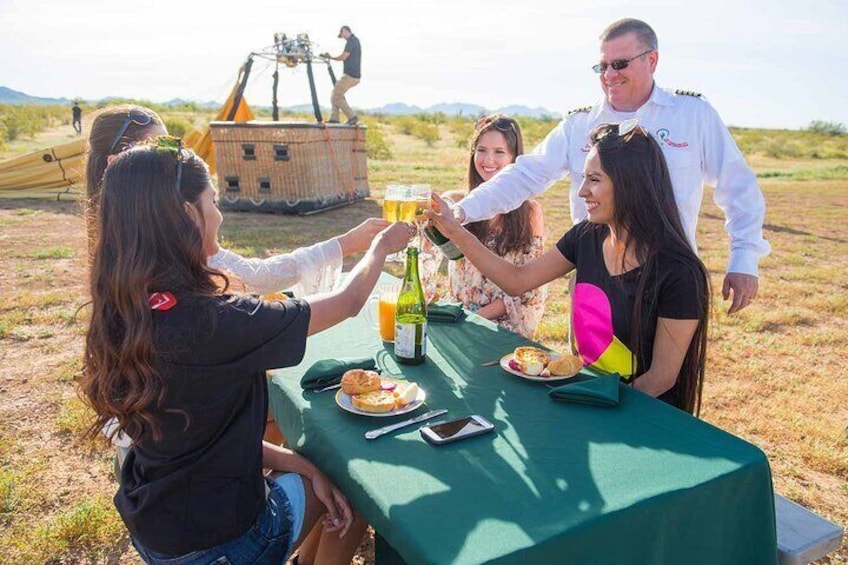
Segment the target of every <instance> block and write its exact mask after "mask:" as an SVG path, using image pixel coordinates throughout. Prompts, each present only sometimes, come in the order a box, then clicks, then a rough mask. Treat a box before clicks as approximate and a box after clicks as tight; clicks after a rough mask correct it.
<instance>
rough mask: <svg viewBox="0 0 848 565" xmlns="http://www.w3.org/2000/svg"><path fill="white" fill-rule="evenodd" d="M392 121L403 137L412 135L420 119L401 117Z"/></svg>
mask: <svg viewBox="0 0 848 565" xmlns="http://www.w3.org/2000/svg"><path fill="white" fill-rule="evenodd" d="M392 121H393V122H394V125H395V127H396V128H397V130H398V131H399V132H400V133H401V134H402V135H412V132H414V131H415V128H416V127H417V124H418V119H417V118H415V116H399V117H398V118H395V119H394V120H392Z"/></svg>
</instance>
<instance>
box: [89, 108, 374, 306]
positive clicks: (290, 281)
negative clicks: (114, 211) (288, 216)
mask: <svg viewBox="0 0 848 565" xmlns="http://www.w3.org/2000/svg"><path fill="white" fill-rule="evenodd" d="M167 133H168V131H167V129H166V128H165V123H164V121H163V120H162V118H161V117H159V115H158V114H157V113H156V112H154V111H153V110H151V109H150V108H145V107H144V106H136V105H132V104H121V105H118V106H111V107H109V108H106V109H104V110H101V111H100V112H98V114H97V117H96V118H95V119H94V121H93V122H92V124H91V132H90V133H89V137H88V162H87V164H86V175H85V177H86V192H87V195H88V213H87V215H86V216H87V219H88V237H89V246H90V247H91V246H93V245H94V240H95V237H96V235H97V230H96V225H97V205H98V204H97V202H98V199H97V197H98V194H99V193H100V184H101V182H102V179H103V172H104V171H105V170H106V165H107V164H108V162H109V159H114V156H115V155H118V154H119V153H121V152H122V151H124V150H126V149H127V148H129V147H132V146H133V145H135V144H136V143H140V142H143V141H144V140H146V139H149V138H153V137H156V136H159V135H167ZM387 225H388V223H387V222H385V221H384V220H382V219H380V218H369V219H367V220H365V221H364V222H362V223H361V224H359V225H358V226H356V227H355V228H353V229H351V230H349V231H347V232H346V233H344V234H342V235H339V236H337V237H333V238H331V239H328V240H326V241H321V242H318V243H316V244H314V245H310V246H309V247H301V248H299V249H295V250H294V251H292V252H291V253H280V254H277V255H272V256H270V257H265V258H259V257H250V258H248V257H243V256H241V255H239V254H237V253H234V252H233V251H230V250H228V249H222V248H219V249H218V251H217V252H216V253H215V254H214V255H212V256H210V257H209V261H208V263H209V266H210V267H213V268H216V269H224V270H226V271H228V272H230V273H232V274H233V275H235V276H236V277H237V278H238V279H239V281H241V282H243V283H244V284H245V285H246V286H247V288H248V289H249V290H250V291H251V292H256V293H258V294H271V293H276V292H279V291H281V290H286V289H291V290H293V291H294V294H295V295H296V296H306V295H309V294H316V293H318V292H327V291H329V290H332V289H333V288H334V287H335V286H336V284H338V282H339V280H340V279H341V270H342V260H343V259H344V257H347V256H349V255H352V254H355V253H364V252H365V250H367V249H368V246H369V245H370V243H371V240H372V239H374V236H376V235H377V233H379V232H380V231H381V230H383V229H385V227H386V226H387Z"/></svg>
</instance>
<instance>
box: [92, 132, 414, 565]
mask: <svg viewBox="0 0 848 565" xmlns="http://www.w3.org/2000/svg"><path fill="white" fill-rule="evenodd" d="M216 196H217V194H216V191H215V189H214V187H213V186H212V183H211V180H210V177H209V172H208V170H207V168H206V165H205V163H203V161H202V160H201V159H200V158H198V157H197V156H196V155H194V154H193V153H192V152H190V151H186V150H182V149H181V144H179V143H178V140H176V139H174V138H171V139H164V138H160V139H159V140H158V142H157V143H156V145H151V146H139V147H136V148H132V149H128V150H127V151H125V152H122V153H121V154H120V155H118V156H117V157H116V158H115V159H114V161H113V162H112V163H111V164H110V165H109V166H108V167H107V169H106V173H105V176H104V179H103V189H102V192H101V195H100V207H99V212H98V223H99V225H98V233H99V234H100V237H99V240H98V241H97V244H96V247H95V253H94V258H93V265H92V272H91V294H92V306H93V311H92V317H91V322H90V326H89V329H88V334H87V338H86V348H85V370H84V376H83V379H82V382H81V385H80V386H81V389H82V392H83V393H84V395H85V396H86V397H87V399H88V401H89V402H90V404H91V405H92V407H93V408H94V409H95V412H96V414H97V419H96V421H95V422H94V423H93V425H92V426H91V428H90V430H89V433H90V435H92V436H97V435H98V434H99V431H100V429H101V427H102V426H103V425H104V424H105V423H106V422H107V421H109V420H110V419H111V418H115V419H117V421H118V430H121V431H123V432H125V433H126V434H127V436H129V437H132V438H134V442H133V447H132V449H131V450H130V453H129V455H128V457H127V459H126V461H125V462H124V465H123V466H122V469H121V485H120V488H119V491H118V493H117V494H116V496H115V504H116V506H117V508H118V511H119V513H120V515H121V517H122V518H123V520H124V523H125V524H126V526H127V528H128V530H129V532H130V534H131V536H132V541H133V544H134V545H135V546H136V548H137V549H138V551H139V553H140V554H141V555H142V557H143V558H144V560H145V561H146V562H148V563H163V562H164V563H173V562H174V561H173V560H174V559H178V562H179V563H181V564H184V563H185V564H188V563H191V564H194V563H198V564H199V563H210V562H213V561H214V562H216V563H217V562H227V563H282V562H284V561H285V559H286V558H287V556H288V555H289V554H290V553H291V551H292V550H293V549H294V548H296V547H298V546H299V545H300V543H301V542H302V541H303V540H304V539H306V537H307V535H308V534H309V533H310V531H312V530H313V528H314V527H316V526H317V529H316V532H317V534H316V536H314V537H313V538H311V539H312V540H314V539H319V543H318V544H317V546H316V545H315V544H310V547H311V553H312V554H313V555H314V554H317V556H318V557H319V558H325V557H330V559H329V561H332V562H339V563H349V562H350V559H351V557H352V556H353V553H354V552H355V551H356V548H357V546H358V543H359V541H360V538H361V534H362V533H363V532H364V529H365V524H364V523H363V522H362V520H361V519H360V518H358V517H356V516H355V514H354V512H353V510H352V509H351V507H350V504H349V503H348V501H347V499H346V498H345V496H344V495H343V494H342V493H341V492H340V491H339V490H338V489H337V488H336V487H335V486H334V485H333V484H332V483H331V482H330V481H329V479H328V478H327V477H326V476H325V475H323V473H321V472H320V471H319V470H318V469H317V468H316V467H315V466H314V465H312V464H311V463H310V462H309V461H308V460H306V459H305V458H303V457H302V456H300V455H298V454H297V453H294V452H292V451H290V450H286V449H283V448H280V447H278V446H275V445H272V444H269V443H264V442H263V441H262V435H263V432H264V428H265V421H266V413H267V407H268V390H267V382H266V377H265V371H266V370H267V369H272V368H279V367H288V366H292V365H296V364H297V363H299V362H300V360H301V359H302V357H303V353H304V348H305V344H306V336H307V335H309V334H313V333H316V332H319V331H321V330H324V329H326V328H329V327H331V326H333V325H335V324H336V323H338V322H340V321H342V320H343V319H345V318H347V317H349V316H352V315H355V314H356V313H357V312H358V311H359V309H360V308H361V307H362V305H363V304H364V302H365V300H366V299H367V297H368V294H369V293H370V291H371V289H372V288H373V287H374V284H375V283H376V281H377V278H378V276H379V273H380V270H381V266H382V264H383V261H384V259H385V257H386V255H387V254H389V253H393V252H396V251H399V250H401V249H402V248H403V247H404V246H405V245H406V243H407V241H408V239H409V231H408V227H407V226H406V225H404V224H395V225H393V226H390V227H389V228H387V229H386V230H384V231H383V232H381V233H380V234H379V235H378V236H377V237H376V238H375V239H374V241H373V243H372V245H371V247H370V249H369V251H368V252H367V253H366V255H365V257H364V258H363V259H362V261H361V262H360V263H359V264H358V265H357V266H356V267H355V268H354V270H353V271H352V272H351V273H350V276H349V277H348V278H347V279H346V282H345V284H344V286H343V287H342V288H341V289H340V290H339V291H337V292H334V293H331V294H327V295H322V296H319V297H314V298H311V299H309V300H308V301H306V300H286V301H264V300H261V299H257V298H253V297H246V296H238V295H232V294H228V293H227V286H228V280H227V279H226V277H225V276H224V275H223V274H222V273H221V272H219V271H216V270H214V269H212V268H210V267H208V266H207V263H206V259H207V257H208V256H209V255H211V254H214V253H215V252H216V251H217V248H218V243H217V238H218V227H219V226H220V224H221V220H222V217H221V213H220V212H219V211H218V209H217V206H216ZM263 467H265V468H270V469H274V470H276V471H278V472H286V473H288V474H286V475H282V476H278V477H275V478H269V479H265V478H263V475H262V469H263ZM277 475H279V473H277ZM222 558H223V559H226V561H224V560H221V561H216V560H219V559H222Z"/></svg>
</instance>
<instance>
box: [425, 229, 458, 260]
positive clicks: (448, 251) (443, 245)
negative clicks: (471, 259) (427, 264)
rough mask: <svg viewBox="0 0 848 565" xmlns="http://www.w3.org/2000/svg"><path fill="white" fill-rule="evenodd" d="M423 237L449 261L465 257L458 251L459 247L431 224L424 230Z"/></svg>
mask: <svg viewBox="0 0 848 565" xmlns="http://www.w3.org/2000/svg"><path fill="white" fill-rule="evenodd" d="M424 235H425V236H426V237H427V239H429V240H430V241H431V242H432V243H433V245H435V246H437V247H438V248H439V249H440V250H441V251H442V253H443V254H444V255H445V256H446V257H447V258H448V259H450V260H451V261H459V260H460V259H462V258H463V257H465V255H463V254H462V251H460V250H459V247H457V246H456V245H455V244H454V242H452V241H451V240H450V239H448V238H447V237H446V236H445V234H443V233H442V232H440V231H439V229H438V228H437V227H436V226H434V225H433V224H430V225H428V226H427V227H425V228H424Z"/></svg>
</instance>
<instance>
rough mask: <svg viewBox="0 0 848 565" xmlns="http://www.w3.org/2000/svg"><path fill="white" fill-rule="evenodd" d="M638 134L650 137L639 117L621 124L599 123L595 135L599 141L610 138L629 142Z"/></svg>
mask: <svg viewBox="0 0 848 565" xmlns="http://www.w3.org/2000/svg"><path fill="white" fill-rule="evenodd" d="M636 135H642V136H644V137H649V135H648V131H647V130H646V129H645V128H643V127H642V126H640V125H639V120H638V119H637V118H630V119H629V120H624V121H623V122H621V123H619V124H600V125H598V126H597V129H596V132H595V135H594V137H595V140H596V141H597V142H601V141H603V140H605V139H607V138H609V139H611V140H614V141H618V142H621V143H628V142H629V141H630V140H631V139H633V137H634V136H636Z"/></svg>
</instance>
